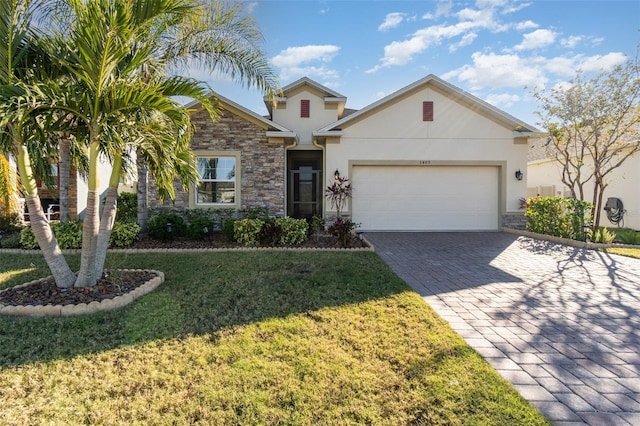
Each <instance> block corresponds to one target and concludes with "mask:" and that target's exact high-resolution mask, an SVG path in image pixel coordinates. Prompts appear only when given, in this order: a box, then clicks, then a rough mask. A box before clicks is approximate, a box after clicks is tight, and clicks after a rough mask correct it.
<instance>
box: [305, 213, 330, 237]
mask: <svg viewBox="0 0 640 426" xmlns="http://www.w3.org/2000/svg"><path fill="white" fill-rule="evenodd" d="M326 223H327V221H326V219H325V218H323V217H322V216H313V217H312V218H311V220H310V221H309V234H310V235H313V237H314V238H315V239H318V237H319V236H320V235H321V234H323V233H324V226H325V225H326Z"/></svg>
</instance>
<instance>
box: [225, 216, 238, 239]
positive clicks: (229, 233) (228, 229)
mask: <svg viewBox="0 0 640 426" xmlns="http://www.w3.org/2000/svg"><path fill="white" fill-rule="evenodd" d="M234 222H235V219H231V218H227V219H225V220H224V222H222V234H223V235H224V236H225V237H227V239H228V240H229V241H235V235H234V231H233V224H234Z"/></svg>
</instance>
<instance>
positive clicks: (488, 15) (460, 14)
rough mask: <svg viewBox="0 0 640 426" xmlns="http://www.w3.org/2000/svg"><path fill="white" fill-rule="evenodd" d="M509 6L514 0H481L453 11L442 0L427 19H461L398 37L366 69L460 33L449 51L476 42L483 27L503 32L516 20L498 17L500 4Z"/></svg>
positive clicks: (400, 60)
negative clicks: (398, 38) (509, 21)
mask: <svg viewBox="0 0 640 426" xmlns="http://www.w3.org/2000/svg"><path fill="white" fill-rule="evenodd" d="M507 7H511V2H510V0H478V1H477V2H476V6H475V7H474V8H471V7H465V8H464V9H461V10H459V11H457V12H455V13H452V12H451V10H452V8H453V3H452V2H444V3H438V6H437V9H436V13H435V15H434V14H430V13H429V14H425V15H423V18H424V19H435V18H436V17H438V16H455V17H456V18H457V19H458V22H457V23H453V24H438V25H431V26H428V27H425V28H422V29H420V30H418V31H416V32H414V33H413V34H412V35H411V36H410V37H408V38H407V39H405V40H396V41H393V42H391V43H389V44H388V45H386V46H385V47H384V56H383V57H382V58H381V59H380V63H379V64H378V65H376V66H374V67H373V68H370V69H369V70H367V71H366V72H367V73H374V72H376V71H378V70H380V69H381V68H386V67H391V66H401V65H405V64H407V63H409V62H410V61H411V60H412V59H413V58H414V56H416V55H418V54H420V53H422V52H424V51H425V50H427V49H429V48H430V47H432V46H435V45H439V44H442V43H443V42H445V41H449V40H452V39H456V38H457V37H460V39H459V40H457V41H453V40H452V42H451V44H450V46H449V51H455V50H456V49H458V48H460V47H463V46H468V45H469V44H471V43H473V41H474V40H475V39H476V38H477V37H478V35H479V32H480V31H481V30H488V31H491V32H502V31H506V30H508V29H510V28H513V27H514V26H515V25H516V24H513V23H502V22H500V21H499V20H498V19H497V18H496V16H497V13H498V12H499V11H500V8H507ZM387 16H389V15H387ZM385 23H386V21H385ZM535 26H537V25H536V24H535V23H533V22H531V21H527V22H526V23H523V24H521V25H520V28H522V29H525V28H531V27H535Z"/></svg>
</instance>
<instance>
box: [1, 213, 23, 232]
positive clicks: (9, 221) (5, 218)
mask: <svg viewBox="0 0 640 426" xmlns="http://www.w3.org/2000/svg"><path fill="white" fill-rule="evenodd" d="M19 228H20V216H19V215H18V213H2V214H0V232H5V233H10V232H16V231H17V230H18V229H19Z"/></svg>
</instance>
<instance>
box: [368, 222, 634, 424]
mask: <svg viewBox="0 0 640 426" xmlns="http://www.w3.org/2000/svg"><path fill="white" fill-rule="evenodd" d="M365 237H366V238H367V240H369V241H370V242H371V243H372V244H373V245H374V246H375V249H376V252H377V253H378V254H379V255H380V257H382V259H383V260H384V261H385V262H387V263H388V264H389V266H391V268H392V269H393V270H394V271H395V272H396V273H397V274H398V275H399V276H400V277H401V278H402V279H404V280H405V281H406V282H407V283H408V284H409V285H410V286H411V287H413V288H414V289H415V290H416V291H417V292H418V293H420V295H422V297H423V298H424V300H426V301H427V302H428V303H429V304H430V305H431V306H432V307H433V308H434V309H435V310H436V311H437V312H438V314H440V316H442V317H443V318H445V319H446V320H447V321H449V323H450V324H451V326H452V327H453V329H454V330H455V331H456V332H458V333H459V334H460V335H462V336H463V337H464V338H465V339H466V341H467V342H468V343H469V344H470V345H471V346H472V347H473V348H475V349H476V350H477V351H478V352H479V353H480V354H481V355H482V356H484V357H485V359H487V361H488V362H489V363H490V364H491V365H492V366H493V367H494V368H495V369H496V370H498V372H499V373H500V374H501V375H502V376H503V377H504V378H506V379H507V380H509V381H510V382H511V383H513V385H514V386H515V387H516V388H517V389H518V390H519V391H520V393H521V394H522V396H523V397H525V398H526V399H527V400H529V401H530V402H531V403H532V404H533V405H535V406H536V407H538V409H539V410H540V411H541V412H542V413H543V414H544V415H546V416H547V417H548V418H549V419H551V420H552V422H553V423H554V425H578V424H588V425H607V426H610V425H640V260H638V259H631V258H626V257H620V256H614V255H608V254H605V253H601V252H597V251H590V250H584V249H576V248H573V247H567V246H564V245H559V244H555V243H549V242H546V241H540V240H534V239H531V238H526V237H518V236H517V235H512V234H505V233H367V234H365Z"/></svg>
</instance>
